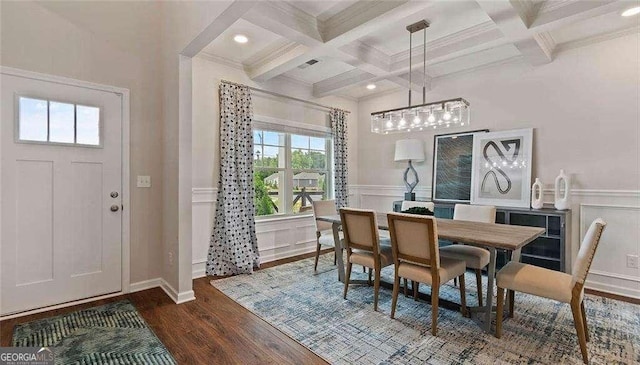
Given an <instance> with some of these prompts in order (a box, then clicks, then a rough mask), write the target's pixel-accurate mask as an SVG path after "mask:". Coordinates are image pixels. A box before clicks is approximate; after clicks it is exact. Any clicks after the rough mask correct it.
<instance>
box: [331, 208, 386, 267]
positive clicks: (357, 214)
mask: <svg viewBox="0 0 640 365" xmlns="http://www.w3.org/2000/svg"><path fill="white" fill-rule="evenodd" d="M340 220H341V221H342V231H343V232H344V244H345V247H346V248H347V250H348V251H349V252H351V250H352V249H354V248H355V249H359V250H365V251H370V252H373V253H374V256H377V255H378V252H379V240H380V237H379V236H378V224H377V222H376V213H375V212H374V211H373V210H367V209H352V208H340ZM376 259H377V257H376Z"/></svg>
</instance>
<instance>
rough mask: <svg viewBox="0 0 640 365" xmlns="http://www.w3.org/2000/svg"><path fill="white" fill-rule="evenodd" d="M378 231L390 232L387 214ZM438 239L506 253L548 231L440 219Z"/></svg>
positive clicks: (336, 220) (335, 217)
mask: <svg viewBox="0 0 640 365" xmlns="http://www.w3.org/2000/svg"><path fill="white" fill-rule="evenodd" d="M316 219H317V220H319V221H324V222H331V223H342V222H341V221H340V216H339V215H337V214H336V215H327V216H319V217H316ZM376 219H377V221H378V228H379V229H382V230H388V229H389V223H388V221H387V214H386V213H376ZM436 224H437V228H438V238H442V239H446V240H449V241H454V242H461V243H468V244H474V245H480V246H486V247H494V248H500V249H504V250H517V249H520V248H522V247H524V246H525V245H526V244H528V243H529V242H531V241H533V240H534V239H536V238H537V237H538V236H540V235H542V234H543V233H544V231H545V230H544V228H538V227H525V226H512V225H508V224H498V223H481V222H471V221H462V220H453V219H445V218H436Z"/></svg>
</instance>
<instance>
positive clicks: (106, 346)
mask: <svg viewBox="0 0 640 365" xmlns="http://www.w3.org/2000/svg"><path fill="white" fill-rule="evenodd" d="M12 345H13V346H18V347H49V349H50V350H52V351H53V353H54V357H55V363H56V364H82V365H84V364H86V365H89V364H158V365H165V364H166V365H169V364H171V365H174V364H176V361H175V360H174V358H173V356H171V354H170V353H169V351H168V350H167V349H166V347H164V345H163V344H162V342H160V340H159V339H158V337H156V335H155V334H154V333H153V331H151V329H150V328H149V326H148V325H147V323H146V322H145V321H144V319H143V318H142V316H141V315H140V313H138V311H137V310H136V308H135V307H134V306H133V305H132V304H131V302H129V301H128V300H123V301H119V302H115V303H110V304H106V305H102V306H99V307H93V308H89V309H85V310H81V311H77V312H73V313H69V314H64V315H59V316H56V317H51V318H45V319H41V320H37V321H32V322H28V323H24V324H20V325H17V326H16V327H15V328H14V332H13V341H12Z"/></svg>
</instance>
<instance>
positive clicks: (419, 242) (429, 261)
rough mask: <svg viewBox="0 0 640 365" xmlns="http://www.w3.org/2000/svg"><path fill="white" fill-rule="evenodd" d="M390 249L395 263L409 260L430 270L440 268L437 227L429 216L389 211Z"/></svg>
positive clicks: (433, 219)
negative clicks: (428, 267)
mask: <svg viewBox="0 0 640 365" xmlns="http://www.w3.org/2000/svg"><path fill="white" fill-rule="evenodd" d="M387 220H388V221H389V232H390V234H391V250H392V252H393V259H394V261H395V262H396V265H397V264H398V263H400V262H411V263H415V264H420V265H423V266H430V267H431V268H432V271H437V269H438V268H440V254H439V249H438V228H437V225H436V220H435V218H433V217H430V216H421V215H415V214H402V213H389V214H387Z"/></svg>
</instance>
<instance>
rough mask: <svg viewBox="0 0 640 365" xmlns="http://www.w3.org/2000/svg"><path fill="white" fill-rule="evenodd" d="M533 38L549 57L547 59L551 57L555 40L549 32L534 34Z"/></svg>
mask: <svg viewBox="0 0 640 365" xmlns="http://www.w3.org/2000/svg"><path fill="white" fill-rule="evenodd" d="M533 38H534V39H535V40H536V41H537V42H538V45H539V46H540V48H542V51H543V52H544V53H545V54H546V55H547V56H548V57H549V59H553V51H554V50H555V48H556V41H555V40H554V39H553V36H552V35H551V33H550V32H542V33H538V34H535V35H534V36H533Z"/></svg>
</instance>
